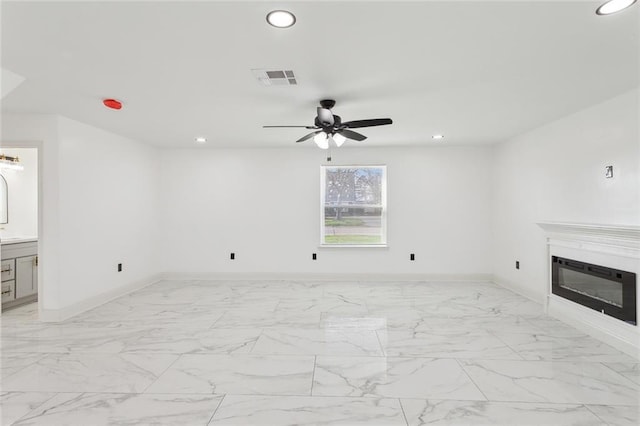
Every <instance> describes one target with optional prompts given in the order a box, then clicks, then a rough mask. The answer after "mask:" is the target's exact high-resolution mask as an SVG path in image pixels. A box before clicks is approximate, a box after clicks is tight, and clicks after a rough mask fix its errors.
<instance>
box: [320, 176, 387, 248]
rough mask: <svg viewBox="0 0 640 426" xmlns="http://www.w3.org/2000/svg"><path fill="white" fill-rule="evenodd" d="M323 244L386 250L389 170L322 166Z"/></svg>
mask: <svg viewBox="0 0 640 426" xmlns="http://www.w3.org/2000/svg"><path fill="white" fill-rule="evenodd" d="M321 172H322V174H321V179H320V180H321V191H320V192H321V194H320V200H321V207H320V211H321V218H320V219H321V221H320V223H321V226H320V243H321V244H322V245H325V246H386V244H387V211H386V210H387V168H386V166H322V169H321Z"/></svg>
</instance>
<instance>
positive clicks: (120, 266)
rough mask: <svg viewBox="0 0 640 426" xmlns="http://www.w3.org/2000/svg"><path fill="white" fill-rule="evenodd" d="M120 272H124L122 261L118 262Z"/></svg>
mask: <svg viewBox="0 0 640 426" xmlns="http://www.w3.org/2000/svg"><path fill="white" fill-rule="evenodd" d="M118 272H122V263H118Z"/></svg>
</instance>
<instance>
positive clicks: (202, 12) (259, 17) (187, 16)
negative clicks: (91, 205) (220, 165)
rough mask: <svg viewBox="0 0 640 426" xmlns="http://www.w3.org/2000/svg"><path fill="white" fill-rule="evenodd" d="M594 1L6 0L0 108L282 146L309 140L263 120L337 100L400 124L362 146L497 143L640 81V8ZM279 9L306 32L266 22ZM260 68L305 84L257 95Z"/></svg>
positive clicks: (355, 114) (127, 129) (212, 142)
mask: <svg viewBox="0 0 640 426" xmlns="http://www.w3.org/2000/svg"><path fill="white" fill-rule="evenodd" d="M599 4H600V2H598V1H596V2H593V1H571V2H559V1H551V2H540V1H531V2H526V1H518V2H505V1H499V2H484V1H472V2H458V1H446V2H445V1H443V2H415V1H414V2H397V1H389V2H380V1H376V2H363V1H358V2H346V1H341V2H328V1H316V2H291V3H285V2H267V1H259V2H242V1H234V2H195V3H187V2H140V3H132V2H71V3H58V2H45V3H33V2H6V1H3V3H2V11H1V12H2V13H1V19H2V64H1V65H2V68H3V69H7V70H9V71H11V72H13V73H17V74H18V75H21V76H24V77H25V78H26V80H25V81H24V82H23V83H22V84H21V85H19V86H18V87H17V88H16V89H15V90H14V91H13V92H12V93H10V94H9V95H7V96H6V97H5V98H4V99H3V100H2V111H3V112H4V113H7V112H29V113H31V112H33V113H55V114H62V115H65V116H67V117H70V118H73V119H76V120H79V121H82V122H86V123H89V124H92V125H95V126H97V127H101V128H104V129H107V130H110V131H113V132H115V133H119V134H122V135H125V136H128V137H131V138H133V139H137V140H141V141H145V142H148V143H152V144H156V145H160V146H175V147H192V146H194V142H193V139H194V137H195V136H199V135H204V136H206V137H208V139H209V143H208V144H207V146H210V147H256V146H258V147H263V146H264V147H285V146H293V145H294V141H295V140H296V139H298V138H299V137H301V136H302V135H304V134H305V133H306V132H307V131H306V130H305V129H262V127H261V126H262V125H264V124H270V125H273V124H289V125H307V124H309V125H310V124H312V122H313V118H314V116H315V107H316V106H317V103H318V101H319V100H320V99H322V98H327V97H330V98H334V99H336V101H337V104H336V107H335V108H334V113H335V114H338V115H340V116H342V118H343V121H347V120H356V119H365V118H379V117H390V118H392V119H393V120H394V124H393V125H391V126H385V127H378V128H370V129H362V133H363V134H365V135H367V136H369V139H368V140H367V141H365V142H362V143H359V145H358V146H363V145H364V144H366V145H367V146H405V145H425V144H435V143H437V142H433V141H432V140H431V135H432V134H434V133H444V134H445V135H446V139H445V142H440V143H447V144H456V145H462V144H486V143H494V142H499V141H503V140H506V139H508V138H510V137H512V136H514V135H517V134H519V133H522V132H525V131H527V130H530V129H532V128H535V127H537V126H539V125H542V124H544V123H547V122H549V121H552V120H554V119H557V118H560V117H562V116H564V115H566V114H569V113H571V112H574V111H577V110H579V109H582V108H585V107H588V106H590V105H594V104H596V103H598V102H601V101H603V100H605V99H608V98H610V97H613V96H615V95H617V94H619V93H622V92H624V91H627V90H629V89H632V88H634V87H636V86H638V84H639V76H640V70H639V58H640V54H639V52H640V43H639V40H640V37H639V28H640V25H639V23H640V4H636V5H634V6H633V7H632V8H631V9H628V10H627V11H625V12H622V13H619V14H616V15H611V16H607V17H600V16H597V15H596V14H595V13H594V11H595V9H596V7H597V6H598V5H599ZM276 8H277V9H280V8H285V9H289V10H291V11H292V12H293V13H294V14H295V15H296V16H297V24H296V25H295V26H294V27H292V28H290V29H284V30H283V29H275V28H272V27H270V26H268V25H267V23H266V21H265V15H266V14H267V12H269V11H270V10H273V9H276ZM254 68H268V69H292V70H294V72H295V73H296V75H297V76H298V83H299V85H298V86H287V87H264V86H261V85H260V84H259V83H258V81H257V80H256V79H255V77H254V76H253V74H252V73H251V69H254ZM107 97H114V98H117V99H120V100H121V101H122V102H123V104H124V108H123V109H122V110H121V111H111V110H107V109H106V108H104V107H103V106H102V104H101V100H102V99H103V98H107ZM351 144H352V145H355V144H358V143H357V142H351ZM308 145H313V144H312V143H309V144H308Z"/></svg>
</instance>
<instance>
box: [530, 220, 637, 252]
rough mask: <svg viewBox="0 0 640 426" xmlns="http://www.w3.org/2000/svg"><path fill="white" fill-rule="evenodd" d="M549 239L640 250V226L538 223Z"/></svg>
mask: <svg viewBox="0 0 640 426" xmlns="http://www.w3.org/2000/svg"><path fill="white" fill-rule="evenodd" d="M538 226H540V227H541V228H542V229H544V230H545V231H546V232H547V236H548V237H549V238H558V239H570V240H573V241H584V242H589V243H596V244H603V245H609V246H619V247H626V248H637V249H640V226H635V225H598V224H590V223H567V222H538Z"/></svg>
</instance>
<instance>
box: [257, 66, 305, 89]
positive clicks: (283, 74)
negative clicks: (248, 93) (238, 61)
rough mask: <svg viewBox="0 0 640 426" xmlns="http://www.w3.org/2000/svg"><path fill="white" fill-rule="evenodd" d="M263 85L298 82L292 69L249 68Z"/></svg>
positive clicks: (294, 83)
mask: <svg viewBox="0 0 640 426" xmlns="http://www.w3.org/2000/svg"><path fill="white" fill-rule="evenodd" d="M251 72H253V75H255V76H256V78H257V79H258V81H259V82H260V83H262V84H263V85H264V86H295V85H297V84H298V82H297V81H296V76H295V75H294V74H293V71H291V70H286V71H281V70H251Z"/></svg>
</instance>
